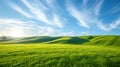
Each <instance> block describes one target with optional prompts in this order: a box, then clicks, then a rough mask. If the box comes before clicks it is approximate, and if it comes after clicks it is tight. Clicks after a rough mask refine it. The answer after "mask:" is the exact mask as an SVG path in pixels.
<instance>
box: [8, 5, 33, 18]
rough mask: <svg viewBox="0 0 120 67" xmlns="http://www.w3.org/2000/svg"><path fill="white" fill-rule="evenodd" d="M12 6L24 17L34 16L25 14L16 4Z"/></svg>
mask: <svg viewBox="0 0 120 67" xmlns="http://www.w3.org/2000/svg"><path fill="white" fill-rule="evenodd" d="M10 6H11V7H12V8H13V9H14V10H16V11H17V12H19V13H21V14H22V15H23V16H25V17H28V18H31V17H32V16H31V15H30V14H28V13H27V12H25V11H24V10H23V9H22V8H20V7H19V6H17V5H16V4H13V3H12V4H10Z"/></svg>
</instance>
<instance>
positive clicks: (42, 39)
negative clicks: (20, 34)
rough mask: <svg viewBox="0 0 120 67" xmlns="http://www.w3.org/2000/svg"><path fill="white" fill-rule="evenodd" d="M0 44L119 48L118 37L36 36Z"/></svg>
mask: <svg viewBox="0 0 120 67" xmlns="http://www.w3.org/2000/svg"><path fill="white" fill-rule="evenodd" d="M2 43H20V44H21V43H25V44H29V43H48V44H58V43H60V44H76V45H115V46H120V36H112V35H111V36H110V35H107V36H75V37H72V36H61V37H50V36H36V37H25V38H17V39H9V40H7V41H6V40H5V41H2Z"/></svg>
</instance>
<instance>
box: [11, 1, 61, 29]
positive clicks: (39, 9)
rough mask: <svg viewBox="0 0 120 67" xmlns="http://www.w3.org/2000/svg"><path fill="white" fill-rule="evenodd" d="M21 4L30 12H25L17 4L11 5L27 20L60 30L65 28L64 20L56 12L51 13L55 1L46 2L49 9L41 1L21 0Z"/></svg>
mask: <svg viewBox="0 0 120 67" xmlns="http://www.w3.org/2000/svg"><path fill="white" fill-rule="evenodd" d="M21 2H22V3H23V4H24V5H25V6H26V7H27V8H28V12H25V10H24V8H20V6H18V5H17V4H14V3H11V4H9V5H10V6H11V7H12V8H13V9H14V10H15V11H17V12H19V13H21V14H22V15H23V16H25V17H27V18H31V19H35V20H38V21H40V22H44V23H46V24H48V25H55V26H57V27H59V28H62V27H63V21H62V20H61V19H62V18H61V17H60V16H59V15H57V14H56V13H54V10H53V12H50V11H49V8H50V7H53V6H51V5H50V4H52V3H53V0H52V1H51V0H50V1H49V0H46V2H47V4H46V5H47V6H49V7H47V6H46V5H45V4H43V3H42V2H40V1H39V0H35V1H29V0H21ZM48 12H49V14H48Z"/></svg>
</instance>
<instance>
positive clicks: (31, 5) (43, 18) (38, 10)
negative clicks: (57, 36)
mask: <svg viewBox="0 0 120 67" xmlns="http://www.w3.org/2000/svg"><path fill="white" fill-rule="evenodd" d="M22 2H23V3H24V4H25V5H26V6H27V7H28V8H29V10H30V11H31V12H32V13H33V14H34V15H35V16H34V18H36V19H37V20H40V21H43V22H45V23H47V24H51V23H50V22H49V21H48V19H47V16H46V15H45V13H44V12H43V11H42V9H43V8H39V5H35V6H34V4H35V3H34V2H31V3H30V2H28V0H22ZM41 6H44V5H42V4H41Z"/></svg>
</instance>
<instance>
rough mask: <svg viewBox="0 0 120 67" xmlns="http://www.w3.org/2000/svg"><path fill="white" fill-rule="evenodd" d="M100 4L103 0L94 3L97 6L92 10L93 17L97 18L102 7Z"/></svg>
mask: <svg viewBox="0 0 120 67" xmlns="http://www.w3.org/2000/svg"><path fill="white" fill-rule="evenodd" d="M102 3H103V0H99V2H98V3H96V4H97V5H96V7H95V8H94V10H95V15H97V16H98V15H99V12H100V9H101V7H102Z"/></svg>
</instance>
